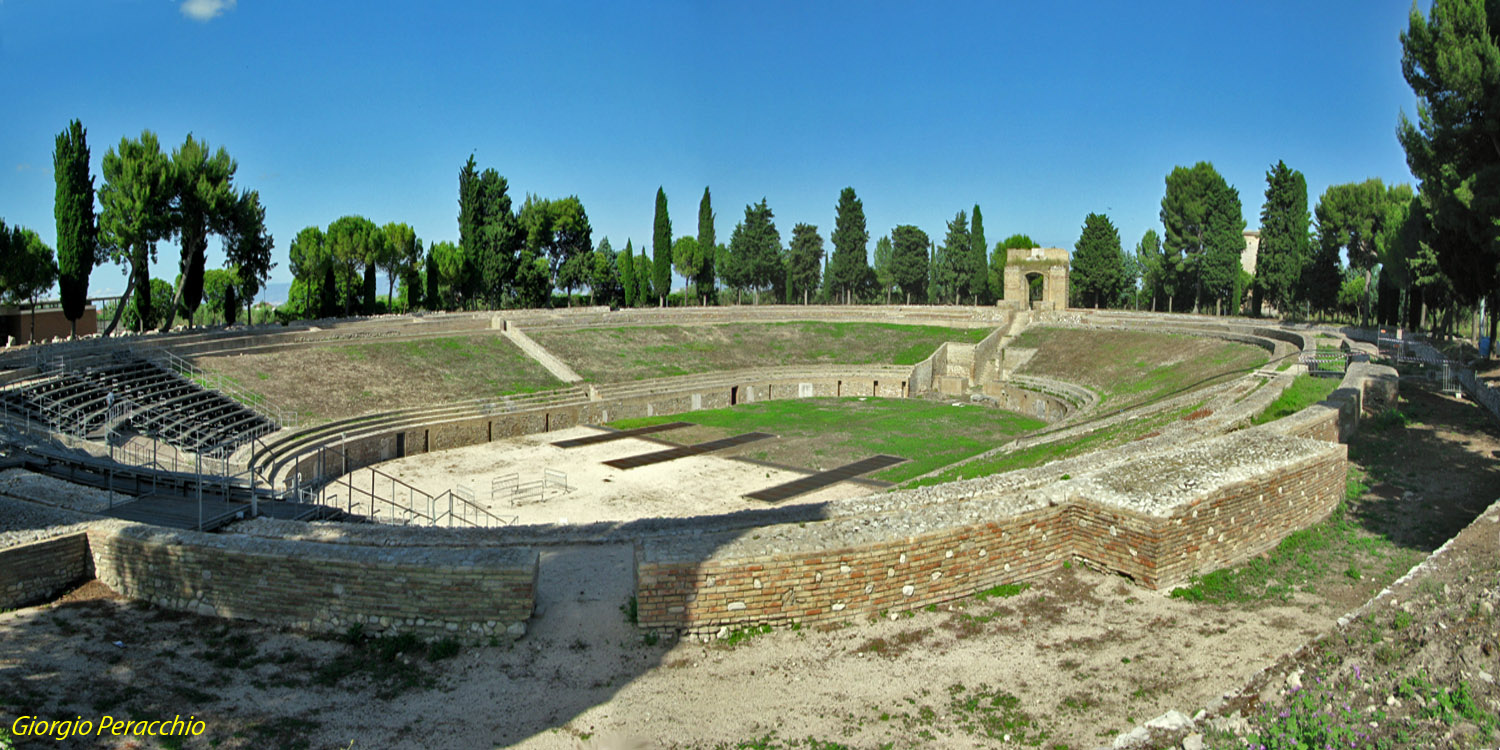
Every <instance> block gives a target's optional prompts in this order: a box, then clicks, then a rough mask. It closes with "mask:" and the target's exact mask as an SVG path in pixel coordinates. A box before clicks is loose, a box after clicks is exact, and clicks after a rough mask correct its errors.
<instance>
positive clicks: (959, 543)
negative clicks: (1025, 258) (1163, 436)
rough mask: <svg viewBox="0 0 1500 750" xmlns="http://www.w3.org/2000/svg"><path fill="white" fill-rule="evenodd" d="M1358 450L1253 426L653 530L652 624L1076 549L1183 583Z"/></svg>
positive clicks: (699, 621)
mask: <svg viewBox="0 0 1500 750" xmlns="http://www.w3.org/2000/svg"><path fill="white" fill-rule="evenodd" d="M1345 456H1346V450H1345V447H1344V446H1342V445H1337V444H1331V443H1322V442H1317V441H1313V440H1308V439H1305V438H1294V437H1288V436H1284V435H1278V434H1276V433H1274V432H1272V431H1269V430H1264V429H1257V430H1247V431H1242V432H1239V433H1234V434H1231V435H1226V436H1222V437H1220V438H1216V439H1214V440H1211V441H1208V442H1206V443H1203V444H1198V445H1193V446H1185V447H1179V448H1177V449H1174V450H1170V451H1166V452H1164V453H1162V454H1160V455H1158V456H1155V457H1154V460H1153V461H1151V462H1141V463H1140V464H1136V465H1133V466H1132V467H1131V469H1132V470H1124V471H1122V470H1120V469H1119V468H1114V469H1111V470H1109V471H1101V472H1099V473H1098V474H1096V475H1086V476H1082V477H1078V478H1075V479H1072V480H1071V481H1061V482H1057V483H1055V484H1053V485H1050V486H1045V487H1042V488H1037V489H1032V490H1028V491H1022V492H1014V493H1007V494H1006V495H1004V496H1001V497H994V498H983V497H978V498H973V499H970V500H963V501H959V502H954V503H948V504H944V505H940V506H919V507H914V508H910V509H908V510H905V511H897V512H891V513H885V514H882V515H878V516H864V517H853V518H839V519H835V520H829V521H823V522H817V523H805V524H796V525H786V526H775V527H763V528H759V529H755V530H753V531H751V532H738V533H726V534H718V535H704V536H702V537H698V538H694V539H690V540H686V539H654V540H648V541H646V542H645V543H643V544H642V545H641V547H640V550H639V552H638V556H637V591H636V598H637V602H638V606H639V612H640V622H641V624H642V625H643V626H644V627H661V628H677V629H683V630H687V631H690V632H704V631H711V630H714V629H717V628H719V627H725V626H735V627H742V626H745V625H753V624H758V623H779V624H786V623H792V622H817V621H824V620H838V619H844V618H849V617H855V616H859V617H864V616H871V615H877V614H880V613H882V612H884V611H886V610H895V609H910V608H913V607H920V606H924V605H926V604H931V603H936V602H941V601H947V600H950V599H955V598H958V597H962V596H968V595H971V594H973V593H975V592H977V591H981V590H983V589H985V588H988V587H991V586H994V585H997V584H1002V583H1018V582H1022V581H1025V580H1028V579H1030V578H1035V577H1037V576H1040V575H1043V574H1045V573H1047V572H1049V571H1051V570H1052V569H1054V568H1056V567H1058V566H1060V565H1062V563H1063V561H1064V560H1068V559H1072V558H1079V559H1082V560H1085V561H1087V562H1089V563H1091V564H1094V565H1097V566H1099V567H1102V568H1105V569H1108V570H1112V571H1115V572H1118V573H1122V574H1125V575H1128V576H1130V577H1131V578H1134V579H1135V580H1137V581H1138V582H1140V583H1141V584H1143V585H1145V586H1148V587H1151V588H1163V587H1168V586H1172V585H1175V584H1177V583H1181V582H1184V581H1186V580H1187V579H1188V578H1189V577H1190V576H1191V575H1194V574H1196V573H1201V572H1206V571H1209V570H1213V569H1216V568H1220V567H1223V566H1225V565H1230V564H1234V563H1237V562H1242V561H1244V560H1247V559H1249V558H1250V557H1253V556H1254V555H1257V554H1259V553H1261V552H1263V551H1265V550H1266V549H1269V548H1270V547H1272V546H1274V545H1275V544H1276V543H1277V542H1278V541H1279V540H1280V539H1281V538H1282V537H1283V536H1285V535H1286V534H1287V533H1290V532H1291V531H1295V530H1297V529H1300V528H1303V527H1305V526H1306V525H1307V524H1309V523H1312V522H1315V521H1317V520H1319V519H1321V518H1323V517H1325V516H1326V515H1327V514H1328V513H1329V512H1330V511H1331V510H1332V509H1333V507H1334V506H1335V505H1336V504H1337V503H1338V501H1339V500H1340V499H1341V498H1342V496H1343V491H1344V475H1345V467H1346V460H1345ZM1163 485H1165V487H1163Z"/></svg>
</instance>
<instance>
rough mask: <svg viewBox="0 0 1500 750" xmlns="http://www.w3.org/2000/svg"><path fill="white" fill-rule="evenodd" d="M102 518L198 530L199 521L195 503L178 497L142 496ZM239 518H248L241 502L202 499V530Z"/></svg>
mask: <svg viewBox="0 0 1500 750" xmlns="http://www.w3.org/2000/svg"><path fill="white" fill-rule="evenodd" d="M104 515H106V516H111V517H113V518H122V519H125V520H126V521H136V522H137V523H149V524H152V525H154V526H168V527H171V528H174V529H198V528H199V526H198V523H199V520H200V516H199V511H198V500H197V499H194V498H186V497H183V496H181V495H143V496H141V497H139V498H136V499H135V500H132V501H130V502H128V503H124V504H122V505H116V506H115V507H113V508H111V509H109V510H107V511H105V512H104ZM242 517H243V518H249V517H250V506H249V505H246V504H245V503H226V502H224V501H223V500H209V499H206V498H205V499H204V500H203V512H202V516H201V520H202V523H203V526H202V530H203V531H212V530H213V529H217V528H219V527H220V526H226V525H228V524H229V523H230V522H232V521H235V520H237V519H239V518H242Z"/></svg>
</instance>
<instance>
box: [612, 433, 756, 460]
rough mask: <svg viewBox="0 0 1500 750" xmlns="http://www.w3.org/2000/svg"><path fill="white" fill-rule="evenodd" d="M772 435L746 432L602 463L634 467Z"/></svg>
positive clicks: (693, 454) (751, 441) (738, 444)
mask: <svg viewBox="0 0 1500 750" xmlns="http://www.w3.org/2000/svg"><path fill="white" fill-rule="evenodd" d="M773 437H776V436H775V435H772V434H771V433H769V432H747V433H744V434H742V435H735V436H734V437H727V438H722V439H720V440H710V441H708V442H706V443H698V444H696V445H684V446H682V447H679V448H668V449H667V450H664V451H653V452H651V453H640V454H637V455H634V456H626V457H624V458H616V459H614V460H612V461H605V462H604V465H605V466H612V467H614V468H616V469H635V468H638V467H641V466H650V465H651V464H659V463H662V462H663V461H674V460H676V459H679V458H687V457H688V456H698V455H702V454H704V453H712V452H714V451H720V450H724V449H725V448H733V447H736V446H740V445H745V444H747V443H753V442H755V441H757V440H765V439H767V438H773Z"/></svg>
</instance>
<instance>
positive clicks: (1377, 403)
mask: <svg viewBox="0 0 1500 750" xmlns="http://www.w3.org/2000/svg"><path fill="white" fill-rule="evenodd" d="M1399 380H1400V374H1399V373H1397V372H1396V369H1395V368H1393V367H1387V366H1385V365H1374V364H1370V363H1368V362H1351V363H1349V367H1348V368H1347V369H1346V370H1345V371H1344V379H1343V380H1341V381H1339V386H1338V387H1337V388H1335V389H1334V390H1333V393H1330V394H1328V398H1326V399H1324V400H1322V401H1319V402H1318V403H1316V404H1313V405H1312V406H1309V407H1307V408H1305V409H1303V410H1302V411H1299V412H1297V413H1296V414H1292V415H1289V416H1286V417H1282V418H1281V419H1278V420H1276V421H1275V422H1271V423H1269V424H1267V425H1266V426H1267V427H1268V428H1270V429H1272V430H1275V431H1277V432H1280V433H1282V434H1283V435H1294V436H1297V437H1309V438H1314V439H1316V440H1328V441H1332V442H1340V443H1343V442H1347V441H1348V440H1349V437H1350V436H1351V435H1353V434H1354V431H1355V430H1356V429H1357V428H1358V427H1359V418H1360V415H1361V414H1363V413H1364V412H1365V411H1366V410H1370V411H1379V410H1382V409H1385V408H1386V407H1388V406H1390V405H1391V404H1393V403H1395V402H1396V392H1397V386H1398V383H1399Z"/></svg>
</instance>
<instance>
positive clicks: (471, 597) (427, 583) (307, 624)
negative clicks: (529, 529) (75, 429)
mask: <svg viewBox="0 0 1500 750" xmlns="http://www.w3.org/2000/svg"><path fill="white" fill-rule="evenodd" d="M87 548H88V549H90V550H92V553H93V568H94V570H95V572H96V575H97V576H98V578H99V580H100V581H102V582H103V583H104V584H105V585H107V586H109V587H110V588H112V589H114V590H115V591H117V592H119V593H120V594H121V595H123V596H126V597H129V598H131V599H140V600H144V601H148V602H151V603H152V604H155V605H157V606H160V607H165V608H168V609H174V610H179V611H185V612H196V613H198V614H202V615H215V616H219V617H230V618H243V619H250V620H256V621H259V622H265V623H271V624H277V625H286V626H290V627H296V628H300V629H304V630H310V631H314V632H324V633H342V632H345V631H346V630H348V629H349V628H350V627H351V626H354V625H360V626H362V627H363V628H364V630H365V632H367V633H387V634H395V633H413V634H416V635H418V636H421V637H424V638H442V637H451V638H455V639H458V640H460V641H465V642H471V643H472V642H481V641H485V640H488V639H489V638H492V637H500V638H504V637H510V638H518V637H520V636H521V635H523V634H525V632H526V620H527V618H529V617H530V616H531V612H532V609H533V606H534V603H535V596H536V570H537V552H536V550H535V549H531V548H524V547H513V548H494V547H491V548H476V549H456V548H441V549H440V548H407V549H401V550H399V551H396V550H386V549H381V548H378V547H359V546H353V545H332V544H317V543H313V542H295V541H286V540H267V539H248V538H244V537H234V536H229V535H222V534H204V533H199V532H194V531H176V530H171V529H162V528H158V527H153V526H145V525H140V524H131V523H125V522H104V523H99V524H95V525H94V526H92V527H91V528H90V529H89V531H88V539H87Z"/></svg>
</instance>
